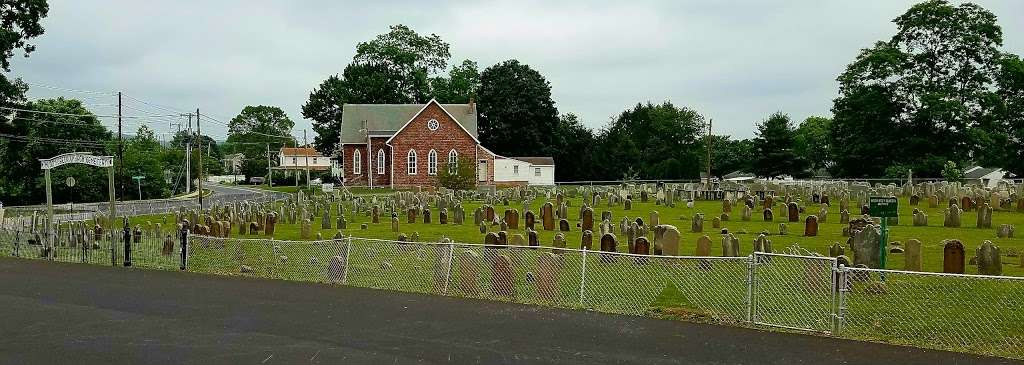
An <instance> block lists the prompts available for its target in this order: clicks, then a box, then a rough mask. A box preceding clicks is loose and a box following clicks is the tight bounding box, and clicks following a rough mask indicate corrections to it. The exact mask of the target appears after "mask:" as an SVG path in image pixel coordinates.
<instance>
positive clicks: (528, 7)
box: [12, 0, 1024, 139]
mask: <svg viewBox="0 0 1024 365" xmlns="http://www.w3.org/2000/svg"><path fill="white" fill-rule="evenodd" d="M778 3H783V2H766V1H753V0H751V1H708V0H697V1H639V0H634V1H628V2H598V1H580V2H570V1H564V2H559V4H551V3H548V2H541V1H508V2H493V1H465V2H460V1H451V2H445V1H430V2H422V1H405V2H391V3H385V2H383V1H345V2H343V1H273V2H272V1H251V0H238V1H209V2H207V1H157V0H147V1H137V0H132V1H75V0H51V5H50V15H49V17H47V18H46V19H45V21H44V25H45V27H46V33H45V34H44V35H43V36H41V37H39V38H37V39H35V40H34V42H35V44H36V45H37V46H38V47H37V51H36V52H34V53H32V55H31V57H30V58H27V59H24V58H21V57H16V58H15V60H14V63H13V69H12V74H13V75H14V76H18V77H22V78H23V79H24V80H25V81H27V82H29V83H31V84H33V86H32V89H31V90H30V92H29V96H30V97H32V98H39V97H52V96H57V95H66V96H74V97H79V98H81V99H83V100H85V101H86V102H87V103H88V104H90V106H91V108H92V110H93V111H94V112H95V113H98V114H112V113H113V112H114V111H115V110H116V108H115V107H114V106H113V104H114V103H115V102H116V100H115V98H113V97H110V96H107V95H103V94H91V93H78V92H71V91H58V90H56V89H54V87H56V88H66V89H75V90H85V91H101V92H113V91H122V92H124V93H125V94H126V95H129V96H132V97H134V98H137V99H141V100H144V101H146V102H149V103H151V104H158V105H162V106H165V107H171V109H174V110H194V109H195V108H197V107H198V108H200V109H201V111H202V112H203V113H204V114H210V115H212V116H214V117H215V118H217V119H219V120H222V121H224V122H227V121H228V120H229V119H230V118H231V117H233V116H234V115H236V114H237V113H238V112H239V111H240V110H241V108H242V107H244V106H245V105H257V104H263V105H275V106H279V107H281V108H283V109H284V110H285V111H286V112H287V113H288V115H289V116H290V117H291V118H292V119H293V120H294V121H295V122H296V130H295V131H294V134H295V135H296V136H298V137H299V138H301V136H302V129H303V128H305V129H309V128H310V122H309V121H308V120H305V119H303V118H302V115H301V113H300V110H301V105H302V104H303V103H304V102H305V101H306V99H307V97H308V95H309V92H310V91H311V90H312V89H313V88H314V87H316V86H317V85H318V84H319V83H320V82H321V81H322V80H324V79H325V78H326V77H327V76H328V75H331V74H336V73H340V72H341V70H342V69H343V68H344V66H345V65H346V64H347V63H348V62H349V61H350V60H351V59H352V55H353V53H354V49H355V45H356V43H358V42H360V41H365V40H369V39H372V38H373V37H374V36H375V35H377V34H380V33H385V32H387V30H388V26H389V25H392V24H399V23H401V24H406V25H408V26H410V27H412V28H413V29H414V30H416V31H417V32H419V33H421V34H430V33H435V34H437V35H439V36H440V37H441V38H442V39H444V40H445V41H447V42H448V43H450V44H451V53H452V62H451V63H452V64H455V63H458V62H460V61H461V60H462V59H466V58H468V59H472V60H475V61H477V62H478V63H479V64H480V66H481V69H483V68H486V67H487V66H490V65H493V64H495V63H497V62H500V61H503V60H506V59H512V58H514V59H518V60H519V61H520V62H523V63H526V64H528V65H530V66H531V67H533V68H534V69H536V70H538V71H540V73H541V74H543V75H544V76H545V77H547V79H548V81H550V82H551V86H552V92H553V95H554V99H555V103H556V106H557V107H558V110H559V112H561V113H569V112H571V113H576V114H578V115H580V116H581V117H582V118H583V120H584V121H585V123H586V124H587V125H588V126H590V127H592V128H595V129H596V128H600V127H601V126H604V125H605V124H607V123H608V121H609V119H610V118H612V117H613V116H615V115H617V114H618V113H619V112H621V111H622V110H624V109H626V108H629V107H631V106H633V105H635V104H636V103H638V102H646V101H652V102H661V101H664V100H670V101H672V102H673V103H675V104H676V105H683V106H688V107H691V108H694V109H696V110H697V111H698V112H700V113H701V114H703V115H705V116H707V117H710V118H713V119H714V121H715V122H714V129H715V133H718V134H731V135H733V136H736V137H739V138H746V137H750V136H752V135H753V131H754V128H755V127H754V124H755V123H756V122H758V121H760V120H761V119H763V118H764V117H765V116H767V115H768V114H770V113H772V112H775V111H779V110H781V111H784V112H786V113H789V114H790V115H791V116H792V117H793V119H794V120H796V121H800V120H803V119H804V118H806V117H807V116H810V115H829V114H830V113H829V108H830V106H831V100H832V99H833V98H834V97H835V95H836V89H837V85H836V82H835V78H836V76H837V75H838V74H839V73H840V72H841V71H842V70H843V68H844V67H845V66H846V65H847V64H848V63H849V62H850V61H851V60H853V58H854V57H855V56H856V54H857V53H858V51H859V50H860V49H861V48H864V47H867V46H870V45H871V44H872V43H873V42H875V41H877V40H882V39H887V38H888V37H890V36H891V35H892V34H893V32H894V30H895V27H894V25H893V24H892V23H891V20H892V19H893V18H895V17H896V16H899V15H900V14H902V13H903V12H904V11H906V9H907V8H908V7H909V6H910V5H912V4H913V3H914V1H895V0H858V1H843V0H835V1H821V0H803V1H785V2H784V4H778ZM976 3H980V4H981V5H982V6H984V7H986V8H988V9H989V10H990V11H992V12H994V13H995V14H996V15H997V16H998V17H999V24H1000V25H1001V26H1002V27H1003V34H1004V50H1007V51H1010V52H1014V53H1017V54H1024V22H1022V19H1021V15H1024V1H1019V0H1005V1H996V0H980V1H976ZM126 104H128V108H126V110H125V114H168V113H170V112H169V111H168V110H166V109H161V108H159V107H155V106H152V105H147V104H142V103H140V102H137V101H134V100H131V99H126ZM174 119H175V118H166V117H161V118H154V119H150V120H148V121H146V122H145V123H149V124H150V125H151V126H152V127H153V128H154V129H156V130H157V131H158V132H161V133H163V132H167V131H170V130H173V129H175V128H176V127H174V126H171V123H172V122H174ZM137 123H138V122H132V123H129V125H128V126H127V129H129V130H134V129H135V127H136V126H137ZM107 124H108V125H111V123H110V122H109V121H108V122H107ZM203 132H204V134H210V135H212V136H214V138H216V139H223V138H224V137H225V132H226V127H224V126H220V125H216V124H212V125H211V124H206V125H204V126H203ZM312 135H313V131H312V130H311V129H309V137H310V139H312Z"/></svg>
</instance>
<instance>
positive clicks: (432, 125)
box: [427, 119, 441, 131]
mask: <svg viewBox="0 0 1024 365" xmlns="http://www.w3.org/2000/svg"><path fill="white" fill-rule="evenodd" d="M440 126H441V125H440V123H438V122H437V119H431V120H428V121H427V129H429V130H432V131H436V130H437V128H438V127H440Z"/></svg>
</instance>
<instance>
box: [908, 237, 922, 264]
mask: <svg viewBox="0 0 1024 365" xmlns="http://www.w3.org/2000/svg"><path fill="white" fill-rule="evenodd" d="M903 247H904V248H903V270H907V271H921V268H922V262H921V241H919V240H917V239H913V238H911V239H909V240H907V243H905V244H904V246H903Z"/></svg>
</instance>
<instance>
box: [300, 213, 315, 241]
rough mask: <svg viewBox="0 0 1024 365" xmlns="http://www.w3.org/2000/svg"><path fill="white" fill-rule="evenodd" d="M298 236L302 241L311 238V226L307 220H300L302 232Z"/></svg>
mask: <svg viewBox="0 0 1024 365" xmlns="http://www.w3.org/2000/svg"><path fill="white" fill-rule="evenodd" d="M300 235H301V238H302V239H304V240H308V239H310V238H312V237H313V226H312V224H311V223H310V221H309V218H306V219H303V220H302V232H301V233H300Z"/></svg>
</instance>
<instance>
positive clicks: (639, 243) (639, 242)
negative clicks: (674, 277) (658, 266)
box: [630, 236, 651, 255]
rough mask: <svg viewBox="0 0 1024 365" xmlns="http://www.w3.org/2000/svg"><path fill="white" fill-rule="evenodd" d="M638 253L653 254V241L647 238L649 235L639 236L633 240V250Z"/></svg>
mask: <svg viewBox="0 0 1024 365" xmlns="http://www.w3.org/2000/svg"><path fill="white" fill-rule="evenodd" d="M630 253H632V254H636V255H650V254H651V243H650V241H648V240H647V237H643V236H641V237H637V238H636V239H635V240H633V252H630Z"/></svg>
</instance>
